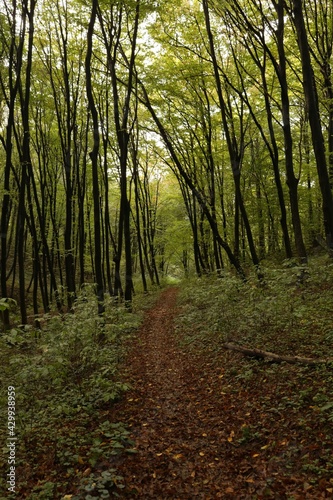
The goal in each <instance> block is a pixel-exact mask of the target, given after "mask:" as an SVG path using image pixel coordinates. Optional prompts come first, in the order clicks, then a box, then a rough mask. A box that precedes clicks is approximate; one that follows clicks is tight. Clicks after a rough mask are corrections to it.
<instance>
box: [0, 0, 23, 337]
mask: <svg viewBox="0 0 333 500" xmlns="http://www.w3.org/2000/svg"><path fill="white" fill-rule="evenodd" d="M24 17H25V16H22V21H23V20H24ZM18 19H19V13H18V11H17V2H16V1H14V2H13V16H12V19H9V18H8V24H9V26H10V34H11V39H10V42H9V44H8V45H9V54H8V83H9V92H8V93H7V90H6V84H5V82H4V80H3V78H2V76H1V75H0V78H1V87H2V90H3V93H4V96H5V99H6V103H7V107H8V118H7V125H6V136H5V138H4V141H3V143H4V147H5V152H6V162H5V168H4V184H3V193H4V194H3V199H2V207H1V222H0V230H1V262H0V280H1V295H2V298H7V297H8V290H7V258H8V228H9V220H10V212H11V202H10V198H11V196H10V192H11V183H10V173H11V170H12V151H13V145H12V142H13V131H14V117H15V103H16V98H17V94H18V90H19V85H20V79H21V71H22V54H23V47H24V40H25V23H24V24H23V25H22V26H21V30H20V33H19V40H18V43H17V40H16V32H17V30H18V26H17V22H18ZM2 36H5V34H4V33H3V34H2ZM2 320H3V326H4V328H5V329H7V328H9V310H8V309H7V310H5V311H4V312H3V317H2Z"/></svg>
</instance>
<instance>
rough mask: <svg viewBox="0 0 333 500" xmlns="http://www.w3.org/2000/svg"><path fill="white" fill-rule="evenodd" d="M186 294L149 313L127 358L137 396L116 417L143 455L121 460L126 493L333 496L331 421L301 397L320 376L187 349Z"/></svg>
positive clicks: (169, 296) (169, 293)
mask: <svg viewBox="0 0 333 500" xmlns="http://www.w3.org/2000/svg"><path fill="white" fill-rule="evenodd" d="M177 293H178V290H177V288H169V289H167V290H165V291H164V292H162V294H161V296H160V298H159V300H158V302H157V304H156V306H155V307H153V308H152V309H151V310H150V311H148V312H147V313H146V316H145V320H144V323H143V325H142V326H141V329H140V331H139V333H138V335H137V337H136V340H135V341H134V344H133V345H132V348H131V350H130V354H129V355H128V357H127V359H126V370H127V379H128V381H129V382H130V383H131V384H132V390H131V391H129V392H128V393H127V394H126V395H125V397H124V398H123V399H122V400H121V401H120V402H119V403H117V404H116V405H115V406H114V408H113V410H112V411H111V414H112V420H113V421H115V422H117V421H122V422H124V423H127V424H128V425H129V426H130V433H131V438H132V439H133V441H134V443H135V448H136V451H137V453H135V454H129V455H128V456H126V457H125V458H122V459H120V461H119V459H116V462H117V464H116V468H117V470H118V472H119V474H120V475H121V476H122V477H123V478H124V484H125V489H124V490H122V491H119V494H120V496H121V497H122V498H141V499H149V498H152V499H173V500H177V499H189V500H190V499H194V498H195V499H207V500H208V499H214V498H235V499H264V498H273V499H290V500H291V499H295V500H296V499H320V498H333V473H332V471H333V464H332V461H333V459H332V450H333V448H332V436H333V431H332V428H331V423H329V422H327V421H325V419H324V420H323V418H322V413H320V410H319V409H318V407H317V406H316V405H314V404H313V402H312V401H310V400H309V401H307V397H308V394H307V393H306V391H305V390H304V387H303V392H302V383H304V381H305V383H306V384H307V383H308V381H309V380H312V379H314V378H315V376H314V375H315V373H314V372H312V373H310V371H311V369H310V368H308V367H306V368H301V369H300V368H299V367H295V366H287V367H286V366H284V365H271V364H269V363H264V362H258V361H256V360H247V359H244V358H243V357H242V356H241V355H239V354H236V353H231V352H226V351H224V350H223V349H218V347H217V345H214V343H213V342H212V343H211V344H209V342H208V344H207V345H206V346H205V349H189V348H188V346H186V347H185V346H184V347H182V346H181V345H180V344H179V341H178V340H179V339H177V337H176V336H175V331H174V319H175V317H176V316H177V314H178V310H177V306H176V298H177ZM309 370H310V371H309ZM312 370H313V369H312ZM247 374H248V375H247ZM291 380H293V382H292V384H290V381H291ZM298 386H299V391H300V393H301V396H300V401H299V404H295V403H294V401H295V400H294V393H293V389H295V390H297V391H298ZM305 389H306V387H305ZM288 402H289V404H288Z"/></svg>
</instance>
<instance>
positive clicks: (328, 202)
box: [293, 0, 333, 250]
mask: <svg viewBox="0 0 333 500" xmlns="http://www.w3.org/2000/svg"><path fill="white" fill-rule="evenodd" d="M293 22H294V25H295V28H296V33H297V41H298V46H299V50H300V55H301V61H302V74H303V89H304V95H305V99H306V103H307V107H308V111H309V122H310V128H311V135H312V145H313V150H314V154H315V157H316V164H317V173H318V179H319V185H320V190H321V195H322V199H323V215H324V227H325V234H326V241H327V246H328V247H329V248H330V249H331V250H332V249H333V198H332V191H331V188H330V182H329V175H328V169H327V160H326V152H325V141H324V137H323V132H322V126H321V120H320V114H319V106H318V94H317V87H316V82H315V77H314V73H313V67H312V63H311V57H310V50H309V43H308V37H307V32H306V27H305V22H304V15H303V3H302V0H293Z"/></svg>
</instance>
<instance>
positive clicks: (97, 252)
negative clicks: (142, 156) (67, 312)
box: [85, 0, 105, 315]
mask: <svg viewBox="0 0 333 500" xmlns="http://www.w3.org/2000/svg"><path fill="white" fill-rule="evenodd" d="M97 9H98V0H93V2H92V9H91V15H90V21H89V26H88V32H87V55H86V60H85V69H86V91H87V99H88V103H89V109H90V112H91V116H92V124H93V138H94V144H93V149H92V151H91V152H90V153H89V156H90V159H91V167H92V180H93V204H94V210H93V212H94V261H95V280H96V294H97V300H98V314H100V315H101V314H103V313H104V310H105V307H104V287H103V271H102V252H101V249H102V241H101V220H100V193H99V180H98V152H99V145H100V136H99V120H98V114H97V109H96V105H95V99H94V95H93V91H92V77H91V59H92V48H93V34H94V25H95V21H96V17H97Z"/></svg>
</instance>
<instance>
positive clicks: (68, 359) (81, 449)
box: [0, 287, 156, 500]
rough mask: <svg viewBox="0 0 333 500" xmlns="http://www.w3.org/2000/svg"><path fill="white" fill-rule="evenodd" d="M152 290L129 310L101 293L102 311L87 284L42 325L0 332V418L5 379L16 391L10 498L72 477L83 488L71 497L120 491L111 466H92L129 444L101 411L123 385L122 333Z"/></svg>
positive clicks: (2, 453) (56, 493)
mask: <svg viewBox="0 0 333 500" xmlns="http://www.w3.org/2000/svg"><path fill="white" fill-rule="evenodd" d="M155 297H156V294H151V295H145V296H143V295H142V294H140V295H139V296H138V297H137V298H135V299H134V307H133V310H134V312H132V313H128V312H126V311H125V309H124V305H123V304H119V305H116V304H115V303H114V302H113V300H112V299H108V300H107V301H106V304H105V305H106V312H105V314H104V316H103V317H102V318H101V317H99V316H98V315H97V304H96V300H95V296H94V292H93V289H92V288H89V287H88V288H86V289H85V290H84V293H83V294H82V295H81V296H80V297H78V299H77V300H76V302H75V306H74V311H73V312H71V313H68V314H63V315H60V314H58V313H50V314H48V315H45V316H44V317H43V318H41V320H42V324H43V329H42V331H36V330H35V329H34V328H32V327H25V328H20V327H15V328H12V330H10V331H9V332H7V333H6V334H2V336H1V337H0V359H1V365H2V370H1V373H0V385H1V393H0V407H1V415H0V417H1V421H3V422H6V421H7V388H8V386H12V387H15V394H16V422H15V424H16V427H15V436H16V438H17V443H18V448H17V456H16V477H17V484H16V492H15V494H13V495H12V496H13V498H15V497H16V498H17V495H18V494H19V497H20V498H29V499H32V500H33V499H37V498H38V499H52V498H61V497H62V493H64V492H66V486H67V485H72V482H73V480H75V481H77V482H78V491H81V490H82V491H81V493H80V494H78V496H77V498H82V499H89V498H96V497H98V498H109V493H110V492H111V491H112V492H113V494H114V495H117V492H119V491H121V488H122V481H121V478H120V477H118V476H117V474H116V471H114V470H113V469H111V470H110V468H108V471H107V472H106V471H102V472H101V471H99V472H96V471H94V467H95V465H96V464H97V463H100V462H103V460H104V461H105V460H108V461H110V460H111V459H112V457H113V456H114V455H117V454H118V453H119V452H120V451H125V452H126V453H132V452H134V450H133V449H132V448H133V447H132V444H133V443H131V441H130V440H129V439H128V432H127V430H126V426H125V425H124V424H123V423H121V422H113V421H110V419H109V414H108V412H109V409H110V407H111V405H112V403H113V402H115V401H116V400H117V399H118V398H119V397H120V396H121V394H122V393H123V392H124V391H126V390H128V388H129V386H128V384H127V383H126V382H124V380H122V379H121V378H120V376H119V373H118V366H119V363H120V362H121V360H122V358H123V356H124V352H125V344H126V340H127V339H128V338H129V335H131V334H133V332H134V331H135V330H137V328H138V326H139V324H140V322H141V316H142V311H143V310H144V309H145V308H146V307H148V306H149V305H150V304H151V302H152V300H154V298H155ZM139 304H140V305H139ZM5 445H6V435H5V436H4V440H3V445H2V446H4V447H3V448H2V449H0V468H1V478H0V491H2V492H3V494H5V496H4V497H1V498H11V496H10V493H8V490H7V487H8V485H7V484H6V479H7V476H6V474H7V472H8V470H7V469H8V463H7V460H8V448H7V447H6V446H5ZM103 495H104V496H103ZM73 498H74V497H73Z"/></svg>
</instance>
